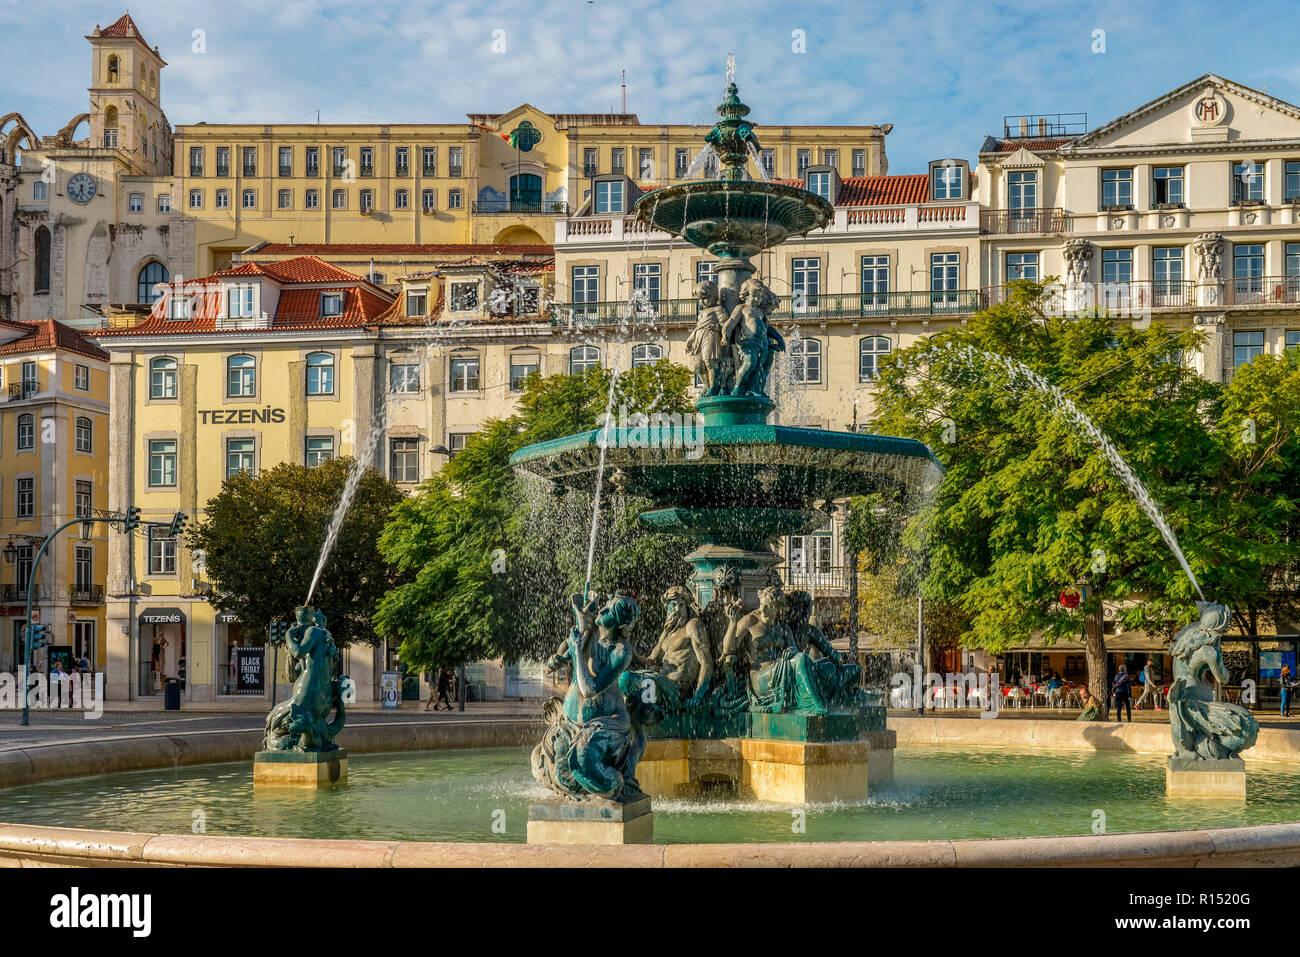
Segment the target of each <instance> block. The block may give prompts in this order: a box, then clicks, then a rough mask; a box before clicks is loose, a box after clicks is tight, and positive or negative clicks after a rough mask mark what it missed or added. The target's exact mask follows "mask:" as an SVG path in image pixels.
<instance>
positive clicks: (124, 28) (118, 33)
mask: <svg viewBox="0 0 1300 957" xmlns="http://www.w3.org/2000/svg"><path fill="white" fill-rule="evenodd" d="M95 29H96V30H97V31H98V33H92V34H91V35H90V36H88V37H86V39H87V40H94V39H95V38H96V37H108V38H109V39H110V40H119V39H120V40H125V39H127V38H132V37H133V38H135V39H136V40H139V41H140V42H141V43H143V44H144V45H145V48H146V49H148V50H150V51H152V50H153V49H154V47H152V46H151V45H150V44H149V43H147V42H146V41H145V38H144V37H143V36H142V35H141V34H140V28H139V27H138V26H136V25H135V21H134V20H132V19H131V14H129V13H124V14H122V15H121V16H120V17H118V18H117V19H116V20H114V21H113V22H112V23H110V24H109V25H108V26H106V27H100V25H99V24H98V23H97V24H95Z"/></svg>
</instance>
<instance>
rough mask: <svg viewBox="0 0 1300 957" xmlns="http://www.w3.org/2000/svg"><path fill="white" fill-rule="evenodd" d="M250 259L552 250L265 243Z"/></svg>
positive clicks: (550, 250)
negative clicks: (254, 257)
mask: <svg viewBox="0 0 1300 957" xmlns="http://www.w3.org/2000/svg"><path fill="white" fill-rule="evenodd" d="M246 255H250V256H359V255H364V256H417V255H452V256H454V255H461V256H553V255H555V247H554V246H549V245H542V244H527V243H525V244H520V245H511V244H509V243H500V244H498V243H266V244H265V245H262V246H258V247H255V248H254V249H251V250H249V251H248V252H247V253H246Z"/></svg>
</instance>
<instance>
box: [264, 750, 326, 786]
mask: <svg viewBox="0 0 1300 957" xmlns="http://www.w3.org/2000/svg"><path fill="white" fill-rule="evenodd" d="M347 779H348V753H347V752H346V751H344V750H343V749H341V748H340V749H338V750H336V751H307V752H303V751H258V752H257V754H255V755H253V787H255V788H258V787H294V788H326V787H330V786H331V785H335V784H343V783H344V782H346V781H347Z"/></svg>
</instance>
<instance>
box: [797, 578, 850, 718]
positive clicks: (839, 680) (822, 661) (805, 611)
mask: <svg viewBox="0 0 1300 957" xmlns="http://www.w3.org/2000/svg"><path fill="white" fill-rule="evenodd" d="M785 600H786V607H787V612H788V614H787V617H786V624H787V625H789V626H790V632H791V634H793V635H794V644H795V647H796V648H798V649H799V650H800V651H802V652H803V653H804V654H806V655H807V656H808V657H809V658H811V659H812V672H813V674H814V675H816V677H817V690H818V691H820V692H821V694H822V697H823V698H825V699H826V702H827V703H828V704H830V705H831V706H832V707H836V706H841V707H852V706H856V705H865V704H867V703H868V701H867V696H866V692H865V691H863V690H862V682H861V679H862V667H861V665H858V664H857V663H845V662H844V660H843V659H842V658H841V657H840V653H839V652H838V651H836V650H835V649H834V648H833V647H831V643H830V641H829V640H828V639H827V637H826V635H825V634H823V633H822V630H821V629H820V628H818V627H817V626H816V625H814V624H813V623H812V611H813V599H812V595H810V594H808V592H806V591H793V592H789V593H788V594H787V595H786V596H785Z"/></svg>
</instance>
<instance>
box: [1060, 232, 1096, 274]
mask: <svg viewBox="0 0 1300 957" xmlns="http://www.w3.org/2000/svg"><path fill="white" fill-rule="evenodd" d="M1094 248H1095V247H1094V246H1093V245H1092V243H1090V242H1088V240H1086V239H1070V240H1067V241H1066V243H1065V246H1064V247H1063V248H1062V250H1061V255H1062V256H1063V257H1064V259H1065V281H1066V282H1067V283H1069V284H1071V285H1081V284H1083V283H1086V282H1087V281H1088V280H1089V278H1090V277H1091V275H1092V251H1093V249H1094Z"/></svg>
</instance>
